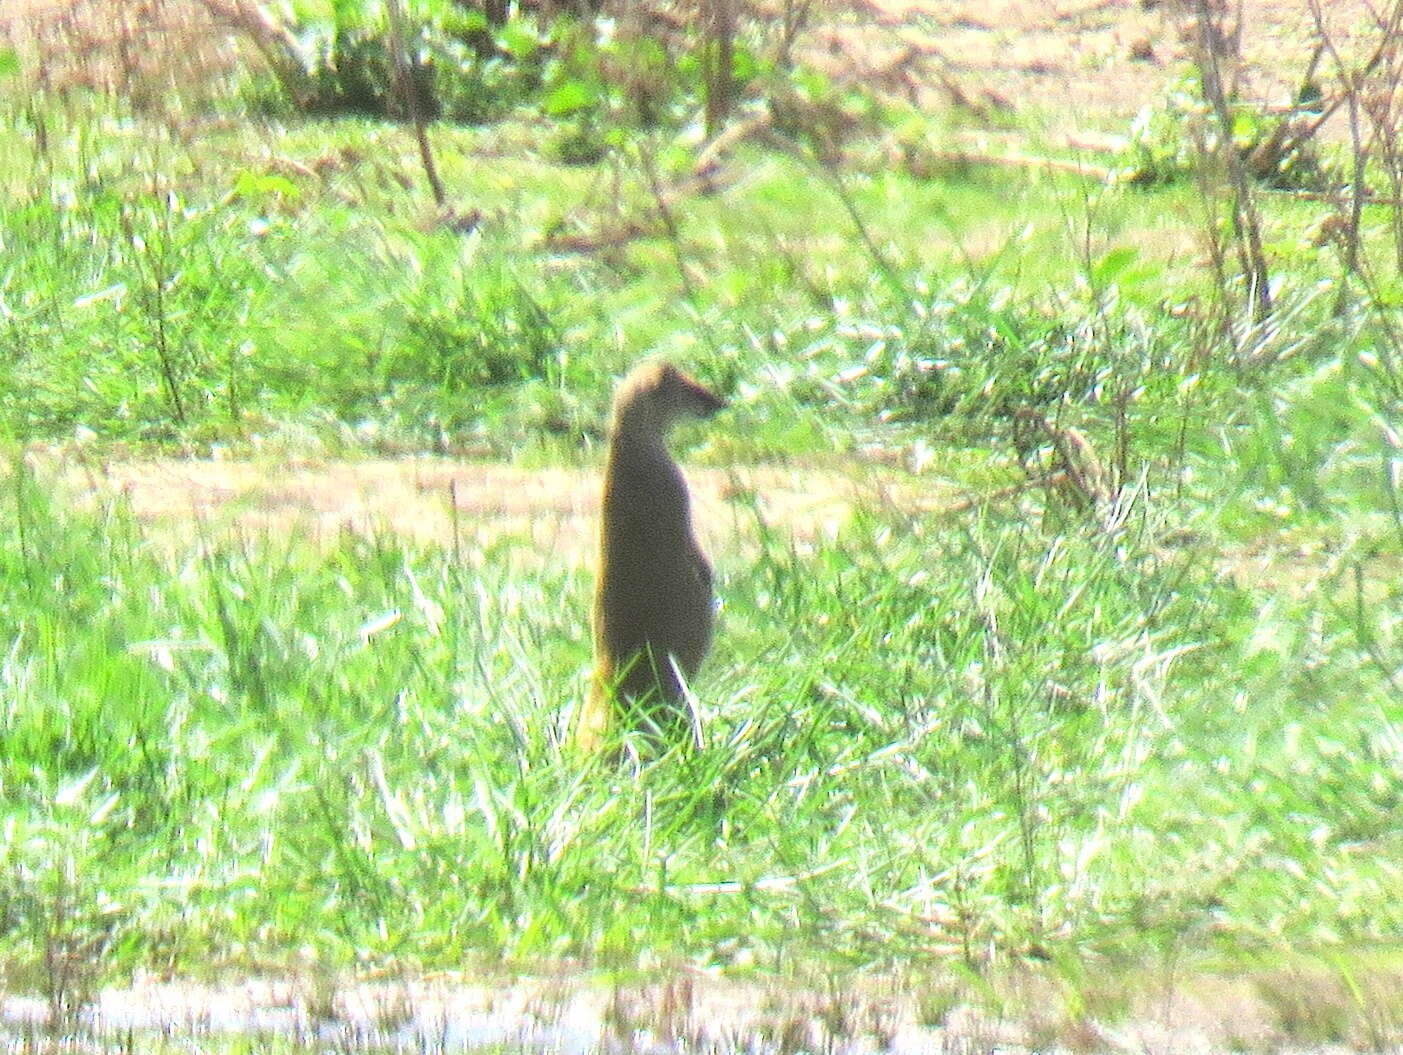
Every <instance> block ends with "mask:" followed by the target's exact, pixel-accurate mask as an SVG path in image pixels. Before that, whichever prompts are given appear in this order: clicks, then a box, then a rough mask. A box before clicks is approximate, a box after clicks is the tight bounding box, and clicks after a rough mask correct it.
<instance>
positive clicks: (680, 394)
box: [614, 363, 726, 436]
mask: <svg viewBox="0 0 1403 1055" xmlns="http://www.w3.org/2000/svg"><path fill="white" fill-rule="evenodd" d="M725 405H726V401H725V400H724V399H722V398H721V397H720V396H718V395H716V394H715V393H714V392H712V391H711V390H710V389H707V388H705V387H704V386H702V385H701V384H700V383H698V382H697V381H694V380H693V379H692V378H690V377H688V376H687V375H686V374H684V373H683V372H682V371H681V370H678V369H677V367H675V366H673V365H672V364H671V363H647V364H645V365H643V366H640V367H638V368H637V369H636V370H634V371H633V372H632V373H631V374H629V375H628V377H626V378H624V380H623V383H622V384H620V385H619V390H618V394H617V395H615V397H614V428H615V430H616V431H619V432H629V433H634V434H644V435H646V434H652V435H656V436H663V435H666V433H667V431H668V429H670V428H672V426H673V425H675V424H676V423H677V422H678V421H681V420H682V419H683V418H689V417H690V418H709V417H711V416H712V415H713V414H715V413H716V412H717V411H718V410H720V409H721V408H722V407H724V406H725Z"/></svg>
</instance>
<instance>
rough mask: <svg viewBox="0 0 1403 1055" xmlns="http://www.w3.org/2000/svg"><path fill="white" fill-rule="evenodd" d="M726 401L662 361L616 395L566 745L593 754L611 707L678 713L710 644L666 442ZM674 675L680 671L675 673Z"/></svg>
mask: <svg viewBox="0 0 1403 1055" xmlns="http://www.w3.org/2000/svg"><path fill="white" fill-rule="evenodd" d="M725 405H726V401H725V400H724V399H722V398H721V397H719V396H717V395H714V394H713V393H712V392H710V391H708V390H707V389H706V388H704V387H702V386H701V385H700V384H698V383H697V382H696V381H694V380H692V379H691V378H690V377H688V376H687V375H685V374H683V373H682V372H681V371H680V370H678V369H676V368H675V367H673V366H671V365H668V364H666V363H652V364H648V365H645V366H640V367H638V368H637V369H635V370H634V371H633V372H632V373H631V374H629V375H628V377H626V378H625V379H624V381H623V382H622V384H620V385H619V388H618V391H617V393H616V394H615V396H614V411H613V422H612V425H611V429H610V440H609V457H608V462H607V464H606V466H605V471H604V500H603V503H602V506H601V509H600V518H601V519H600V532H599V536H600V550H599V571H598V578H597V580H596V582H595V591H594V654H595V667H594V684H593V686H592V690H591V693H590V698H589V701H588V703H587V705H586V706H585V708H584V710H583V712H582V713H581V716H580V721H579V724H578V726H577V728H576V734H575V742H576V744H577V745H578V746H579V747H580V748H581V749H583V750H592V749H594V748H596V747H597V746H598V745H599V742H600V740H601V739H602V738H603V737H604V735H605V734H606V732H607V731H608V729H609V727H610V724H611V718H612V717H613V715H614V714H616V713H631V714H633V715H634V717H635V719H646V723H645V724H651V725H652V726H653V727H654V731H657V730H662V729H666V728H667V727H668V726H669V725H673V724H675V723H676V721H677V720H678V719H679V718H680V717H681V716H680V714H678V712H677V710H676V704H677V701H678V699H679V698H680V697H681V695H682V680H683V679H686V680H690V679H691V678H692V677H693V676H694V675H695V674H696V672H697V669H698V668H699V667H700V666H701V662H702V658H703V657H704V656H705V655H706V653H707V650H708V649H709V648H710V647H711V624H712V614H713V612H712V607H713V606H712V595H711V567H710V565H708V564H707V562H706V557H705V556H704V555H703V554H702V551H701V548H700V547H699V546H698V545H697V541H696V538H695V537H694V536H693V534H692V517H691V511H690V508H689V500H688V496H687V483H686V481H685V480H684V479H683V477H682V471H681V470H680V469H679V468H678V467H677V463H676V462H675V461H673V460H672V455H671V454H669V453H668V449H667V443H666V439H667V433H668V430H669V429H671V427H672V426H673V425H674V424H675V423H676V422H677V421H679V420H680V419H682V418H685V417H696V418H709V417H711V416H712V415H713V414H715V413H716V412H717V411H718V410H720V409H721V408H722V407H724V406H725ZM679 672H680V678H679Z"/></svg>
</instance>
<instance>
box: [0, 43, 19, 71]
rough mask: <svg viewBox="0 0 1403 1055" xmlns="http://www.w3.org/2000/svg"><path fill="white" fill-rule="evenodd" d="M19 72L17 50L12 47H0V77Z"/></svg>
mask: <svg viewBox="0 0 1403 1055" xmlns="http://www.w3.org/2000/svg"><path fill="white" fill-rule="evenodd" d="M18 72H19V52H17V51H16V50H15V49H14V48H0V77H12V76H14V75H15V74H16V73H18Z"/></svg>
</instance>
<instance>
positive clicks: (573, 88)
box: [542, 80, 599, 117]
mask: <svg viewBox="0 0 1403 1055" xmlns="http://www.w3.org/2000/svg"><path fill="white" fill-rule="evenodd" d="M598 98H599V90H598V89H597V88H596V87H595V86H594V85H593V84H590V83H589V82H588V81H579V80H576V81H565V82H564V83H563V84H559V85H556V87H555V88H554V89H553V90H552V91H551V93H550V94H549V95H547V96H546V98H545V102H544V103H543V104H542V105H543V106H544V108H545V111H546V113H548V114H550V115H551V116H553V117H564V116H565V115H566V114H573V113H577V112H579V111H580V110H584V109H586V108H587V107H590V106H593V105H594V103H595V101H596V100H597V99H598Z"/></svg>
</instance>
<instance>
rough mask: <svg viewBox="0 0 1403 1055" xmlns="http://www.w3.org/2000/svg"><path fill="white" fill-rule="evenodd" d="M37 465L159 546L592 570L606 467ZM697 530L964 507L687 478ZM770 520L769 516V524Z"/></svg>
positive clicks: (928, 495)
mask: <svg viewBox="0 0 1403 1055" xmlns="http://www.w3.org/2000/svg"><path fill="white" fill-rule="evenodd" d="M34 461H35V464H36V467H37V469H38V471H39V473H40V474H41V476H42V477H43V478H45V479H49V480H53V481H55V482H56V483H57V484H58V486H59V487H60V488H61V489H62V491H63V492H64V493H65V494H66V495H67V496H69V497H70V498H71V499H72V500H73V501H74V502H75V503H76V504H78V505H80V506H83V507H87V508H93V507H97V506H102V505H107V504H111V503H114V502H119V501H120V502H122V503H124V504H125V505H126V506H127V507H128V508H129V509H130V510H131V512H132V513H133V514H134V515H135V516H136V517H137V519H138V520H139V521H141V522H143V523H145V524H147V525H149V526H150V527H152V528H153V529H154V533H155V534H156V536H157V537H167V538H188V537H189V536H190V534H191V533H192V532H194V531H196V530H207V531H211V532H214V533H224V532H231V531H232V532H238V533H240V534H244V535H253V536H259V535H264V534H275V535H277V536H283V535H285V534H287V533H288V532H297V533H299V534H301V535H304V536H306V537H308V538H311V539H313V540H326V541H334V539H335V538H336V537H337V536H339V535H340V534H341V533H342V532H344V531H348V530H349V531H355V532H358V533H364V534H369V533H374V532H380V531H390V532H394V533H396V534H399V535H402V536H404V537H406V538H411V539H415V540H417V541H419V542H423V543H435V544H440V545H444V546H450V545H453V546H456V548H457V549H458V550H459V551H460V552H462V553H463V554H464V555H465V557H466V558H467V559H470V560H471V559H474V558H475V557H476V558H478V559H480V555H481V554H482V553H483V552H484V550H485V549H487V548H488V547H490V546H491V545H492V544H494V543H496V542H498V541H501V540H504V539H509V540H512V541H513V542H516V543H528V544H529V545H526V546H524V547H519V548H525V549H527V550H532V549H534V550H535V551H536V552H537V553H540V554H541V555H542V557H543V559H544V558H545V557H546V556H547V555H548V556H549V558H550V559H551V560H552V561H556V562H561V563H565V564H567V565H572V566H573V565H580V564H588V563H590V562H592V560H593V554H594V545H595V526H594V520H595V516H596V513H597V511H598V508H599V494H598V492H599V473H598V471H597V470H577V469H522V468H518V467H514V466H508V465H488V464H470V463H459V462H452V461H448V460H445V459H440V458H406V459H399V460H394V461H359V462H310V461H302V462H286V463H273V462H252V461H210V460H201V459H156V460H148V461H108V462H102V463H94V464H83V463H78V464H74V462H73V460H72V458H71V456H64V457H60V456H58V455H54V454H45V455H36V456H35V458H34ZM687 476H688V479H689V480H690V481H691V486H692V492H693V499H694V502H695V505H696V519H697V522H698V532H699V534H700V535H701V537H702V541H703V543H704V544H705V545H706V546H707V548H708V549H709V550H712V551H716V552H721V551H724V550H726V549H729V548H731V547H732V546H735V545H740V546H742V547H743V546H745V544H746V540H747V539H753V538H754V537H755V535H756V533H757V531H758V530H759V527H760V524H761V523H763V524H766V525H768V526H770V527H773V528H775V529H777V530H779V531H780V532H782V533H783V534H784V535H786V536H790V535H792V536H793V537H794V538H795V539H796V540H798V541H799V542H800V543H801V544H802V543H803V542H805V541H812V540H815V539H818V538H819V537H833V536H834V535H836V534H837V533H838V532H839V531H840V530H841V529H842V527H843V525H844V524H845V523H846V522H847V520H848V519H849V518H850V517H851V516H852V514H853V511H854V509H856V508H859V507H861V508H867V509H872V508H878V507H887V508H890V509H892V510H899V511H901V512H911V513H915V512H919V511H921V510H929V509H932V508H938V507H940V506H947V505H949V504H951V501H952V497H951V495H950V494H949V492H948V490H947V491H945V492H944V493H942V491H941V490H940V488H939V485H937V484H935V483H934V482H931V483H922V484H921V485H920V486H917V485H916V484H914V483H913V482H911V480H910V479H909V478H907V477H904V476H903V475H901V474H898V473H896V472H894V471H891V470H877V469H873V468H866V469H863V468H857V469H855V470H854V471H852V472H849V473H848V474H846V475H842V474H839V473H837V472H824V471H819V470H814V469H787V468H782V467H740V468H735V469H728V470H720V469H698V468H691V469H688V470H687ZM757 514H758V517H757Z"/></svg>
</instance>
